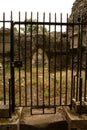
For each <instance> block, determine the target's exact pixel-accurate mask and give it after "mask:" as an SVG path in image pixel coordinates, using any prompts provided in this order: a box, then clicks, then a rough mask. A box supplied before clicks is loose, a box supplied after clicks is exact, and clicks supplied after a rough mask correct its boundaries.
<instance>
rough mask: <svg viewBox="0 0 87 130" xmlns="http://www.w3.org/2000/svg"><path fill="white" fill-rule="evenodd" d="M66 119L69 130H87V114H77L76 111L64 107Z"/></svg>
mask: <svg viewBox="0 0 87 130" xmlns="http://www.w3.org/2000/svg"><path fill="white" fill-rule="evenodd" d="M64 112H65V114H66V119H67V121H68V126H69V130H71V128H76V129H77V130H78V129H79V130H81V129H84V130H87V114H77V113H76V112H75V110H74V109H72V110H70V108H69V107H64Z"/></svg>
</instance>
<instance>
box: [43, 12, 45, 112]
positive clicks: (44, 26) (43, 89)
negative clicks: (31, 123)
mask: <svg viewBox="0 0 87 130" xmlns="http://www.w3.org/2000/svg"><path fill="white" fill-rule="evenodd" d="M43 22H44V23H45V13H44V14H43ZM44 29H45V25H44V24H43V114H44V51H45V50H44V43H45V38H44V35H45V32H44Z"/></svg>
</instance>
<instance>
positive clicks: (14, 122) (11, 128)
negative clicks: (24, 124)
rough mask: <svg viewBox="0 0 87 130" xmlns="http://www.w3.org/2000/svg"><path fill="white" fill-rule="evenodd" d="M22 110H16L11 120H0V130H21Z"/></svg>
mask: <svg viewBox="0 0 87 130" xmlns="http://www.w3.org/2000/svg"><path fill="white" fill-rule="evenodd" d="M21 112H22V108H16V109H15V113H13V114H12V117H11V118H0V130H20V118H21Z"/></svg>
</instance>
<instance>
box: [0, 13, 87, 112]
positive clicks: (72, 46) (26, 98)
mask: <svg viewBox="0 0 87 130" xmlns="http://www.w3.org/2000/svg"><path fill="white" fill-rule="evenodd" d="M79 20H80V19H79ZM3 23H4V24H5V20H4V21H3ZM10 24H11V28H10V43H11V44H10V55H9V56H10V58H11V59H10V67H9V69H10V75H11V80H9V81H10V82H9V83H10V85H9V86H10V87H11V89H9V90H11V92H9V94H11V96H10V97H12V101H10V102H12V111H14V108H15V107H20V106H23V107H30V108H31V114H32V110H33V109H39V110H42V111H41V113H43V114H44V113H48V112H51V113H52V112H53V113H56V107H57V106H70V108H72V99H73V98H75V99H76V101H80V105H82V100H85V101H86V100H87V99H86V97H87V87H86V78H87V51H86V49H87V45H86V42H87V29H86V26H87V25H86V23H83V22H82V21H78V22H75V21H74V18H73V20H72V22H70V21H69V19H68V15H67V22H63V20H62V14H61V17H60V22H58V21H57V16H56V14H55V17H54V21H53V22H52V21H51V14H49V20H48V22H47V21H46V18H45V13H44V14H43V21H42V22H39V14H38V13H37V19H36V20H34V19H33V16H32V13H31V17H30V19H29V20H28V17H27V13H26V14H25V20H24V21H21V17H20V13H19V21H16V22H15V21H13V20H12V17H11V21H10ZM4 41H5V26H3V53H2V54H3V82H4V81H5V75H6V71H5V70H6V66H5V65H6V62H5V50H6V49H5V44H4V43H5V42H4ZM3 88H4V96H5V92H6V88H5V83H4V86H3ZM10 97H9V100H10ZM5 100H6V99H5V97H4V101H5ZM48 108H49V109H48ZM50 109H51V110H52V111H51V110H50ZM38 112H40V111H38Z"/></svg>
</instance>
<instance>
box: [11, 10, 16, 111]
mask: <svg viewBox="0 0 87 130" xmlns="http://www.w3.org/2000/svg"><path fill="white" fill-rule="evenodd" d="M10 39H11V44H10V48H11V51H10V58H11V88H12V90H11V93H12V94H11V96H12V112H14V108H15V85H14V81H15V80H14V78H15V77H14V23H13V21H12V12H11V35H10Z"/></svg>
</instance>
